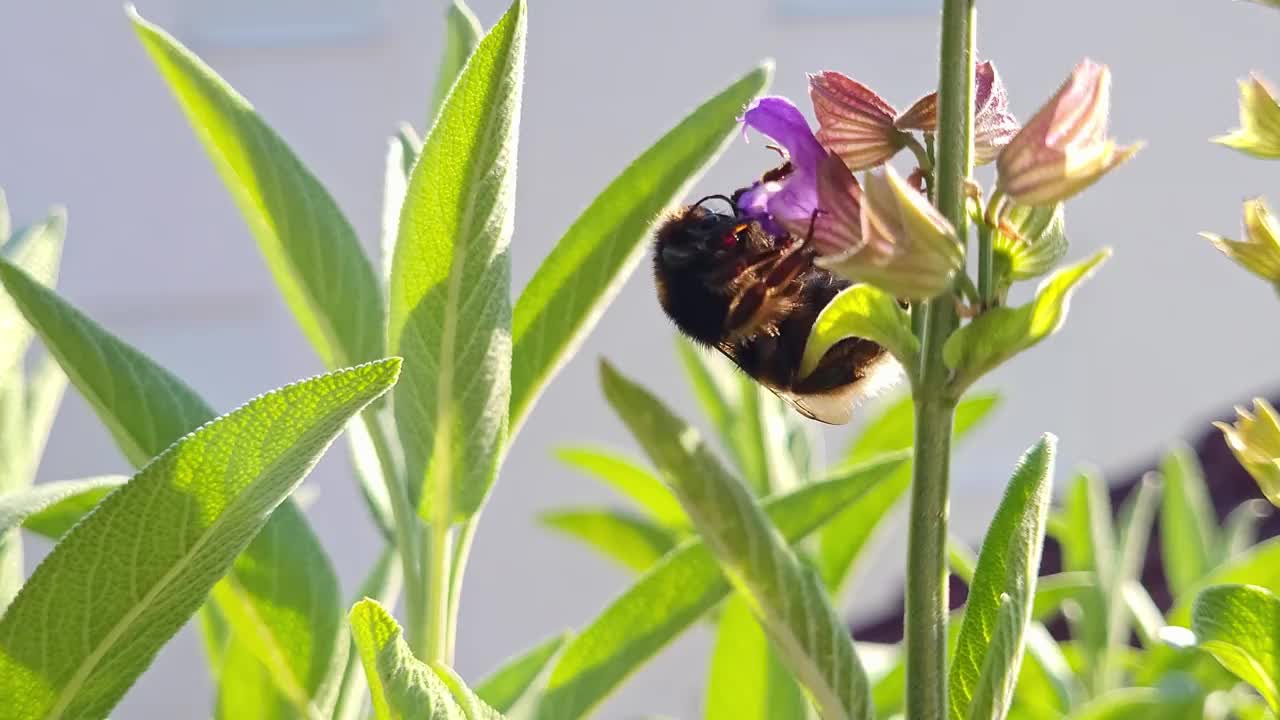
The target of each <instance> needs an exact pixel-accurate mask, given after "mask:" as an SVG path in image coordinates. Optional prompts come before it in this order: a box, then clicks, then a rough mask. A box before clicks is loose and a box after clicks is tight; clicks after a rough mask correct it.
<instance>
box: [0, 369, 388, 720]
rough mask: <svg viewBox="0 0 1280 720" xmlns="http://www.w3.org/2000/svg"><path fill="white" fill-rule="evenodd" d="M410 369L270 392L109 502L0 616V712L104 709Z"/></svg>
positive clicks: (66, 713)
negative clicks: (358, 418)
mask: <svg viewBox="0 0 1280 720" xmlns="http://www.w3.org/2000/svg"><path fill="white" fill-rule="evenodd" d="M399 367H400V361H399V360H398V359H390V360H384V361H380V362H377V363H371V364H367V365H362V366H359V367H356V368H351V369H348V370H341V371H338V372H334V373H331V374H329V375H323V376H320V377H317V378H314V379H311V380H307V381H303V382H300V383H297V384H294V385H289V386H286V387H284V388H281V389H279V390H275V391H272V392H270V393H267V394H266V395H262V396H260V397H258V398H257V399H255V400H252V401H250V402H249V403H248V404H247V405H245V406H243V407H241V408H240V409H238V410H235V411H233V412H231V413H229V414H227V415H225V416H223V417H221V418H219V419H217V420H215V421H213V422H211V423H209V424H208V425H205V426H204V427H202V428H200V429H199V430H197V431H196V432H194V433H192V434H190V435H188V436H186V437H184V438H183V439H182V440H180V441H179V442H177V443H175V444H174V445H173V446H172V447H170V448H169V449H168V450H166V451H165V452H164V453H163V454H162V455H160V456H159V457H158V458H156V459H155V460H154V461H153V462H151V463H150V464H148V465H147V466H146V467H145V468H143V470H142V471H141V472H139V473H138V474H137V475H135V476H134V477H133V479H132V480H130V481H129V483H127V484H126V485H125V486H124V487H123V488H121V489H120V490H118V491H116V492H114V493H112V494H111V495H110V496H109V497H108V498H107V499H106V500H104V501H103V502H102V503H101V504H100V505H99V507H98V508H97V509H96V510H95V511H94V512H93V513H92V514H90V515H89V516H88V517H86V518H85V519H84V520H83V521H82V522H81V523H79V524H78V525H76V526H75V528H74V529H72V531H71V532H70V533H68V534H67V536H66V537H64V538H63V539H62V541H61V542H60V543H58V545H57V546H56V547H55V548H54V550H53V552H51V553H50V554H49V556H48V557H47V558H46V559H45V560H44V562H42V563H41V564H40V566H39V567H38V568H37V569H36V571H35V573H34V574H33V575H32V577H31V579H30V580H28V582H27V584H26V585H25V586H24V587H23V589H22V592H21V593H19V595H18V597H17V598H16V599H15V600H14V602H13V604H12V605H11V606H10V608H9V611H8V612H7V613H6V614H5V616H4V618H3V619H0V695H2V696H3V697H5V698H6V702H5V703H4V704H3V706H0V717H3V718H15V719H17V718H23V719H26V718H37V717H39V718H46V719H50V720H51V719H54V718H62V717H86V716H87V717H105V716H106V715H107V713H108V712H109V711H110V710H111V708H112V707H113V706H114V705H115V703H116V702H117V701H118V700H119V699H120V697H121V695H123V694H124V691H125V690H126V689H127V688H128V687H129V685H130V684H131V683H132V682H133V680H134V679H135V678H136V677H137V676H138V675H139V674H140V673H141V672H142V670H143V669H145V668H146V666H147V665H148V664H149V663H150V661H151V659H152V658H153V657H154V656H155V653H156V652H157V651H158V650H159V649H160V647H161V646H162V645H163V644H164V643H165V642H166V641H167V640H168V639H169V637H170V636H171V635H172V634H173V633H174V632H176V631H177V630H178V628H179V627H180V626H181V625H182V624H183V623H184V622H185V621H186V619H187V618H188V617H189V616H190V615H191V614H192V613H193V612H195V610H196V608H197V607H199V605H200V603H201V602H202V601H203V600H204V596H205V594H206V593H207V592H208V591H209V590H210V589H211V588H212V587H213V585H214V583H215V582H217V580H218V578H220V577H221V576H222V575H223V574H224V573H225V572H226V571H227V570H229V569H230V567H231V564H232V562H233V561H234V560H235V558H236V556H237V555H238V554H239V553H240V551H241V550H243V549H244V548H245V547H246V546H247V545H248V544H249V542H250V540H252V539H253V537H254V536H255V535H256V534H257V533H258V531H259V530H261V529H262V526H263V525H264V524H265V523H266V520H267V518H268V517H270V513H271V510H273V509H274V508H276V507H277V506H279V504H280V503H281V502H283V501H284V499H285V498H286V497H288V495H289V493H290V492H292V491H293V489H294V488H295V487H297V485H298V483H299V482H301V480H302V478H303V477H304V476H305V475H306V474H307V472H308V471H309V470H310V469H311V467H312V466H313V465H314V464H315V462H316V461H317V460H318V459H319V457H320V455H321V454H323V452H324V450H325V449H326V448H327V447H328V446H329V444H330V443H332V442H333V440H334V438H336V437H337V435H338V433H339V432H341V430H342V427H343V425H344V423H345V422H346V421H347V420H348V419H349V418H350V417H351V416H352V415H354V414H355V413H357V412H359V411H360V410H361V409H362V408H364V407H365V405H367V404H368V403H369V402H371V401H372V400H373V399H374V398H376V397H377V396H378V395H380V394H382V393H384V392H386V391H387V389H389V388H390V387H391V385H392V384H393V383H394V382H395V379H396V375H397V373H398V371H399ZM126 524H127V525H128V526H130V527H132V528H134V530H133V531H131V532H127V533H126V532H121V531H120V528H121V527H125V526H126ZM142 552H145V554H146V557H147V562H145V563H143V562H138V561H137V558H138V557H139V553H142ZM49 617H56V618H58V622H56V623H49V622H45V621H44V620H43V619H42V618H49Z"/></svg>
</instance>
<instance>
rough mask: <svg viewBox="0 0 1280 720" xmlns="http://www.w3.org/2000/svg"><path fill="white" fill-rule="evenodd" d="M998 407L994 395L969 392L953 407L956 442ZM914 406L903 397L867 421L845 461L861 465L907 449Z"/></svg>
mask: <svg viewBox="0 0 1280 720" xmlns="http://www.w3.org/2000/svg"><path fill="white" fill-rule="evenodd" d="M999 405H1000V395H999V393H995V392H972V393H969V394H968V395H965V396H964V398H962V399H961V400H960V403H959V404H958V405H956V412H955V421H954V428H955V429H954V431H953V434H954V435H955V437H956V439H960V438H963V437H964V436H966V435H968V434H969V433H970V432H971V431H972V430H973V429H974V428H975V427H977V426H978V425H980V424H981V423H982V422H983V421H985V420H986V419H987V417H988V416H989V415H990V414H991V412H992V411H994V410H995V409H996V408H997V407H999ZM915 423H916V414H915V406H914V404H913V403H912V400H911V396H910V395H907V396H905V397H903V398H901V399H900V400H898V401H897V402H895V403H893V404H892V405H890V406H888V407H887V408H886V409H884V410H882V411H881V412H880V414H879V415H877V416H876V417H874V418H872V419H870V420H868V421H867V424H866V425H865V426H864V427H863V428H862V432H860V433H858V437H857V439H855V440H854V441H853V444H852V445H851V446H850V447H849V450H848V452H846V453H845V460H846V461H847V462H865V461H867V460H870V459H871V458H873V457H875V456H877V455H880V454H882V453H887V452H896V451H898V450H907V449H909V448H910V447H911V446H912V444H913V443H914V441H915Z"/></svg>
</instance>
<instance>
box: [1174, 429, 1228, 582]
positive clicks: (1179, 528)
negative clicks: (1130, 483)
mask: <svg viewBox="0 0 1280 720" xmlns="http://www.w3.org/2000/svg"><path fill="white" fill-rule="evenodd" d="M1160 474H1161V476H1162V477H1163V479H1164V497H1163V501H1162V502H1161V504H1160V554H1161V557H1162V558H1163V559H1164V572H1165V577H1166V578H1168V580H1169V589H1170V590H1172V591H1173V594H1174V596H1175V597H1176V596H1178V595H1181V594H1182V592H1183V591H1184V590H1186V589H1187V588H1188V587H1190V586H1191V585H1192V583H1194V582H1195V581H1196V580H1199V579H1200V577H1201V576H1203V575H1204V574H1205V573H1206V572H1208V571H1209V569H1210V568H1211V567H1213V560H1212V556H1211V553H1213V552H1214V550H1215V548H1216V547H1217V545H1218V538H1217V536H1216V533H1215V530H1216V529H1217V528H1216V525H1217V517H1216V516H1215V515H1214V512H1213V504H1212V503H1210V502H1209V491H1208V488H1207V487H1206V486H1205V482H1204V471H1203V470H1202V469H1201V468H1200V462H1199V460H1197V459H1196V456H1195V453H1194V452H1192V450H1191V448H1189V447H1187V446H1185V445H1178V446H1175V447H1174V448H1172V449H1171V450H1170V451H1169V452H1168V453H1167V454H1166V455H1165V457H1164V462H1163V463H1161V465H1160Z"/></svg>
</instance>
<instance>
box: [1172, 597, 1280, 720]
mask: <svg viewBox="0 0 1280 720" xmlns="http://www.w3.org/2000/svg"><path fill="white" fill-rule="evenodd" d="M1191 628H1192V630H1193V631H1194V632H1195V634H1196V638H1197V639H1198V640H1199V644H1200V647H1201V648H1203V649H1205V650H1207V651H1208V652H1209V653H1210V654H1212V655H1213V656H1214V657H1215V658H1217V659H1218V662H1220V663H1222V665H1223V666H1224V667H1226V668H1227V670H1230V671H1231V672H1232V673H1234V674H1235V675H1236V677H1238V678H1240V679H1241V680H1244V681H1245V682H1247V683H1249V684H1250V685H1252V686H1253V688H1254V689H1255V690H1257V691H1258V693H1259V694H1261V695H1262V697H1264V698H1265V699H1266V701H1267V704H1268V705H1270V706H1271V711H1272V712H1273V713H1280V599H1277V598H1276V596H1275V595H1274V594H1273V593H1271V592H1269V591H1267V590H1264V589H1262V588H1259V587H1253V586H1249V585H1217V586H1214V587H1211V588H1208V589H1206V590H1204V591H1203V592H1201V593H1200V594H1199V595H1198V596H1196V601H1195V607H1194V609H1193V610H1192V612H1191Z"/></svg>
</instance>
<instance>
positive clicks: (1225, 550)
mask: <svg viewBox="0 0 1280 720" xmlns="http://www.w3.org/2000/svg"><path fill="white" fill-rule="evenodd" d="M1270 515H1271V505H1270V504H1269V503H1268V502H1267V501H1266V500H1260V499H1256V498H1255V499H1253V500H1246V501H1244V502H1242V503H1240V504H1239V505H1237V506H1235V508H1233V509H1232V510H1231V512H1229V513H1227V519H1226V520H1224V521H1223V523H1222V532H1221V533H1220V535H1221V538H1220V542H1219V543H1218V547H1217V548H1216V549H1215V552H1214V555H1213V561H1212V563H1211V567H1217V566H1218V565H1221V564H1223V563H1226V562H1229V561H1230V560H1232V559H1233V558H1234V557H1235V556H1237V555H1239V554H1240V553H1242V552H1244V551H1246V550H1248V549H1249V548H1250V547H1252V546H1253V544H1254V543H1256V542H1257V541H1258V526H1259V525H1261V524H1262V521H1263V520H1264V519H1266V518H1267V517H1269V516H1270Z"/></svg>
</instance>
